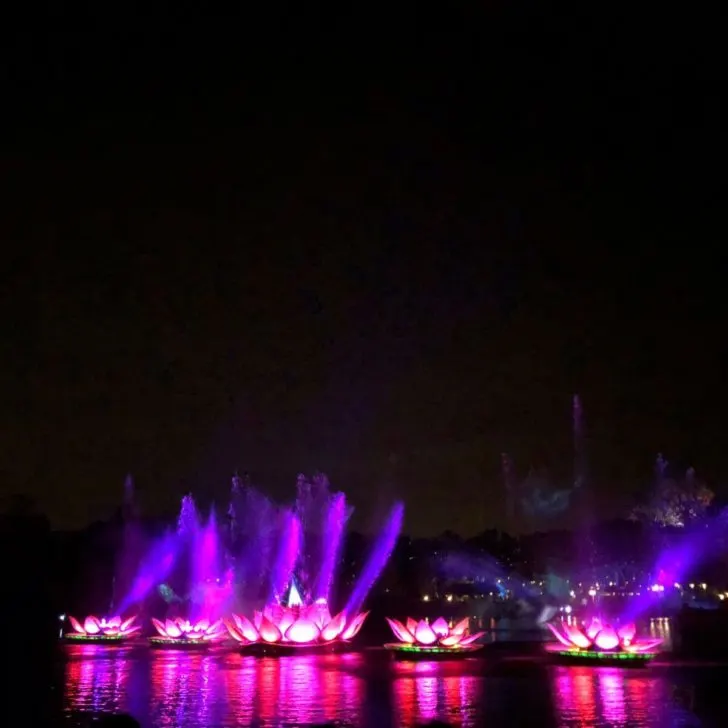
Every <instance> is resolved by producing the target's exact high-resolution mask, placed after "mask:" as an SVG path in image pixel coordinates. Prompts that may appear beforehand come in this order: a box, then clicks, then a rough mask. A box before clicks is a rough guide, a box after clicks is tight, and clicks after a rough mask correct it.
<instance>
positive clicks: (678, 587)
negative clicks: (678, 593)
mask: <svg viewBox="0 0 728 728" xmlns="http://www.w3.org/2000/svg"><path fill="white" fill-rule="evenodd" d="M673 586H674V587H675V589H682V587H681V586H680V583H679V582H677V581H676V582H675V583H674V584H673Z"/></svg>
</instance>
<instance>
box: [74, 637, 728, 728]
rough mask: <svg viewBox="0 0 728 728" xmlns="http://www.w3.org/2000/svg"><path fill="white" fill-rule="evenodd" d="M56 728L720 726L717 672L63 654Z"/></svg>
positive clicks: (86, 651) (90, 649) (89, 649)
mask: <svg viewBox="0 0 728 728" xmlns="http://www.w3.org/2000/svg"><path fill="white" fill-rule="evenodd" d="M64 650H65V670H64V685H63V695H64V697H63V705H64V715H65V722H66V724H67V725H86V724H88V722H89V720H90V718H92V717H97V716H100V715H103V714H105V713H108V712H129V713H131V714H133V715H134V716H135V717H136V718H137V719H138V720H139V721H140V722H141V724H142V726H144V727H145V728H153V727H154V728H157V727H160V728H161V727H166V726H168V727H169V728H172V727H173V726H174V727H175V728H176V727H177V726H189V727H190V728H198V727H199V728H202V727H203V726H206V727H208V728H224V727H225V726H266V727H270V728H275V727H278V726H302V725H311V724H317V723H326V722H333V723H336V724H338V725H343V726H367V727H368V726H371V727H372V728H385V727H386V726H403V727H405V728H406V727H408V726H415V725H419V724H422V723H426V722H428V721H433V720H441V721H446V722H448V723H450V724H452V725H454V726H463V727H469V726H481V725H488V726H507V725H513V726H519V725H540V726H567V727H571V726H574V727H576V726H594V727H598V726H634V727H635V728H643V727H645V728H646V727H647V726H655V727H656V728H663V727H667V726H692V725H694V726H720V725H728V706H726V702H728V701H725V700H724V696H725V685H726V679H728V670H726V669H724V668H721V667H710V666H704V667H694V666H686V665H682V666H680V665H672V666H669V665H659V664H657V665H653V666H651V667H650V668H647V669H630V670H625V669H621V670H620V669H614V668H585V667H578V668H576V667H557V666H551V665H548V664H546V663H545V662H544V661H543V660H541V659H539V656H538V655H533V656H529V655H520V656H518V655H513V656H511V657H508V656H502V655H501V656H499V657H497V658H496V657H495V656H492V655H491V656H489V655H488V652H487V650H488V648H487V647H486V648H485V650H484V651H483V653H482V657H481V658H478V659H472V660H465V661H457V662H394V661H392V660H390V659H389V657H388V656H387V655H386V654H385V653H383V652H381V651H377V650H370V651H364V652H360V653H351V654H342V655H301V656H294V657H282V658H270V657H252V656H243V655H241V654H239V653H235V652H218V653H194V652H185V651H173V650H156V651H155V650H149V649H147V648H145V647H141V648H109V647H103V646H97V645H68V646H66V647H65V648H64Z"/></svg>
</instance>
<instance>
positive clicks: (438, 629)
mask: <svg viewBox="0 0 728 728" xmlns="http://www.w3.org/2000/svg"><path fill="white" fill-rule="evenodd" d="M432 631H433V632H434V633H435V634H436V635H437V636H438V637H447V636H448V634H450V628H449V627H448V626H447V622H446V621H445V620H444V619H443V618H442V617H438V618H437V619H436V620H435V621H434V622H433V623H432Z"/></svg>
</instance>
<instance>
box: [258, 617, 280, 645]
mask: <svg viewBox="0 0 728 728" xmlns="http://www.w3.org/2000/svg"><path fill="white" fill-rule="evenodd" d="M260 638H261V639H262V640H263V642H270V643H273V642H280V640H281V632H280V630H279V629H278V627H276V626H275V624H273V622H271V621H270V619H268V618H267V617H263V618H262V620H261V622H260Z"/></svg>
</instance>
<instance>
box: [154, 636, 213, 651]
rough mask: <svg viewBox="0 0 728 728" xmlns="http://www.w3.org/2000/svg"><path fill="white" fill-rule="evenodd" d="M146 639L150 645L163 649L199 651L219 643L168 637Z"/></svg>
mask: <svg viewBox="0 0 728 728" xmlns="http://www.w3.org/2000/svg"><path fill="white" fill-rule="evenodd" d="M148 641H149V646H150V647H154V648H156V649H163V650H192V651H201V650H208V649H210V647H214V646H215V644H218V645H219V644H220V643H219V642H218V643H215V642H210V641H209V640H175V639H171V638H169V637H150V638H149V640H148Z"/></svg>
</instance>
